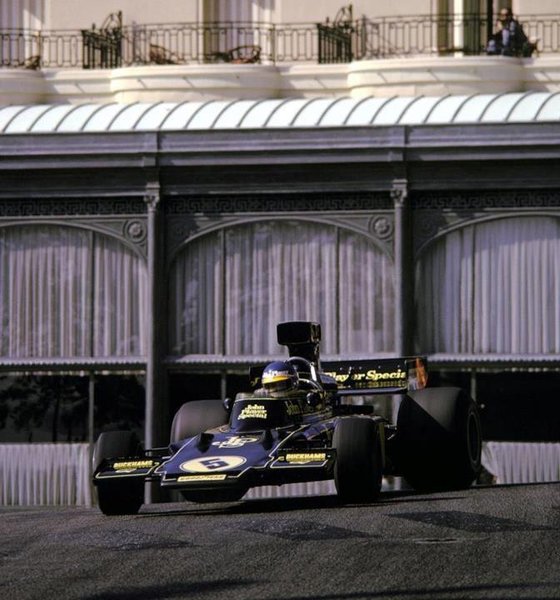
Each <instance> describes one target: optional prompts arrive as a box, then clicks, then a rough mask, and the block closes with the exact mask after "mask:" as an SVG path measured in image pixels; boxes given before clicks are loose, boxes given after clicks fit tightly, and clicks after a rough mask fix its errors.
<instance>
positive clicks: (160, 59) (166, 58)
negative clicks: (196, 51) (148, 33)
mask: <svg viewBox="0 0 560 600" xmlns="http://www.w3.org/2000/svg"><path fill="white" fill-rule="evenodd" d="M148 62H149V63H150V64H153V65H180V64H182V63H185V62H186V61H185V59H184V58H182V57H181V56H179V55H178V54H176V53H175V52H171V50H168V49H167V48H165V47H164V46H158V45H157V44H150V53H149V60H148Z"/></svg>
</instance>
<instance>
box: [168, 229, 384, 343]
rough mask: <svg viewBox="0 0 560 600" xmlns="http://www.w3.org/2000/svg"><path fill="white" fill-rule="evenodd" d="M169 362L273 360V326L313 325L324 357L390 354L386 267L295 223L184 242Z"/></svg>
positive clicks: (377, 255) (173, 296)
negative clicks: (173, 357) (208, 357)
mask: <svg viewBox="0 0 560 600" xmlns="http://www.w3.org/2000/svg"><path fill="white" fill-rule="evenodd" d="M170 305H171V306H170V323H171V324H170V345H171V348H170V350H171V352H172V353H173V354H179V355H181V354H183V355H184V354H231V355H251V354H276V353H278V352H281V351H282V350H281V349H280V347H279V346H278V345H277V343H276V325H277V323H279V322H283V321H289V320H309V321H317V322H319V323H321V325H322V330H323V344H322V351H323V353H325V354H337V353H352V352H367V353H371V352H385V351H387V352H390V351H392V350H393V348H394V283H393V264H392V262H391V260H390V259H389V257H388V256H387V255H385V254H384V253H383V252H382V251H381V250H380V249H379V248H378V247H377V246H376V245H375V244H374V243H373V242H372V241H371V240H369V239H368V238H366V237H364V236H362V235H359V234H355V233H353V232H350V231H346V230H342V229H339V228H337V227H334V226H328V225H322V224H317V223H310V222H306V221H297V220H289V221H288V220H277V221H262V222H256V223H252V224H247V225H242V226H237V227H232V228H229V229H226V230H222V231H220V232H217V233H213V234H209V235H207V236H204V237H202V238H200V239H197V240H195V241H193V242H191V243H190V244H189V245H188V246H187V247H186V248H185V250H184V251H183V252H182V253H181V254H180V255H179V256H178V257H177V259H176V261H175V264H174V266H173V269H172V275H171V281H170Z"/></svg>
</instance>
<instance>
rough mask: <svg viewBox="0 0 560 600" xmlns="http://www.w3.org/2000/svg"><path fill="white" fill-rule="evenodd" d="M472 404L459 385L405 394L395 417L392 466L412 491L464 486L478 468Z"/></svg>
mask: <svg viewBox="0 0 560 600" xmlns="http://www.w3.org/2000/svg"><path fill="white" fill-rule="evenodd" d="M481 446H482V433H481V426H480V416H479V412H478V407H477V405H476V403H475V402H474V401H473V400H472V399H471V398H470V397H469V396H468V395H467V394H466V393H465V392H464V391H463V390H461V389H459V388H427V389H423V390H417V391H414V392H411V393H410V394H409V396H406V397H405V398H404V399H403V400H402V402H401V406H400V408H399V413H398V417H397V452H398V458H397V463H398V464H397V466H398V468H399V470H400V471H401V472H402V475H403V476H404V477H405V479H406V480H407V481H408V482H409V483H410V485H412V487H414V488H415V489H417V490H421V491H432V490H434V491H437V490H453V489H464V488H467V487H469V486H470V485H471V484H472V482H473V481H474V480H475V478H476V477H477V475H478V473H479V471H480V457H481Z"/></svg>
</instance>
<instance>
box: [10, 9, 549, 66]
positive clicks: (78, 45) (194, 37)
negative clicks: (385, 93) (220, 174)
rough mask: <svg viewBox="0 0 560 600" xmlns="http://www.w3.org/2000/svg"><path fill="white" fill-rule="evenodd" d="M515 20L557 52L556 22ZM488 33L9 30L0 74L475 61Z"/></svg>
mask: <svg viewBox="0 0 560 600" xmlns="http://www.w3.org/2000/svg"><path fill="white" fill-rule="evenodd" d="M518 19H519V21H520V22H521V23H522V25H523V27H524V30H525V32H526V34H527V35H528V36H529V38H531V39H533V40H538V42H537V48H538V51H539V52H546V53H558V52H560V15H538V16H520V17H518ZM488 27H489V26H488V21H487V18H486V16H485V15H449V16H445V15H444V16H441V15H439V16H437V15H436V16H430V15H421V16H408V17H399V18H396V17H391V18H378V19H367V18H362V19H358V20H356V21H351V22H349V21H344V22H343V23H331V24H329V23H326V24H317V23H303V24H281V25H275V24H270V23H254V22H246V23H244V22H224V23H203V24H200V23H177V24H154V25H138V24H135V25H130V26H123V27H122V28H118V30H115V27H112V28H110V29H109V28H107V29H106V30H105V29H102V28H101V29H97V30H93V29H92V30H82V31H60V30H51V31H30V30H14V29H11V30H3V31H0V68H1V67H4V68H9V67H12V68H18V67H19V68H30V69H37V68H43V67H44V68H48V67H56V68H65V67H77V68H112V67H115V66H132V65H142V64H192V63H195V64H201V63H212V62H263V63H269V64H270V63H272V64H275V63H285V62H321V63H336V62H349V61H351V60H364V59H374V58H392V57H404V56H414V55H453V54H456V53H460V54H466V55H480V54H484V47H485V45H486V40H487V38H488ZM109 38H110V39H109ZM109 41H110V42H111V43H110V44H109ZM104 52H105V54H104ZM107 52H109V54H107ZM95 53H97V55H98V58H95V56H96V54H95ZM107 56H108V58H107ZM103 57H105V58H103Z"/></svg>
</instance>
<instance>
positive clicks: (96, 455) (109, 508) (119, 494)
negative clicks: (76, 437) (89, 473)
mask: <svg viewBox="0 0 560 600" xmlns="http://www.w3.org/2000/svg"><path fill="white" fill-rule="evenodd" d="M141 454H142V448H141V446H140V442H139V441H138V438H137V437H136V435H135V434H134V433H132V431H107V432H105V433H102V434H101V435H100V436H99V438H98V439H97V442H96V444H95V448H94V451H93V471H94V472H95V470H96V469H97V467H98V466H99V465H100V464H101V463H102V462H103V460H105V459H106V458H117V457H126V456H139V455H141ZM96 487H97V500H98V503H99V509H100V510H101V512H102V513H103V514H105V515H135V514H136V513H137V512H138V511H139V510H140V507H141V506H142V503H143V502H144V479H143V478H142V477H140V478H138V477H130V478H128V479H124V480H123V479H118V480H117V479H115V480H110V479H107V480H102V481H101V480H98V481H97V486H96Z"/></svg>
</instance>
